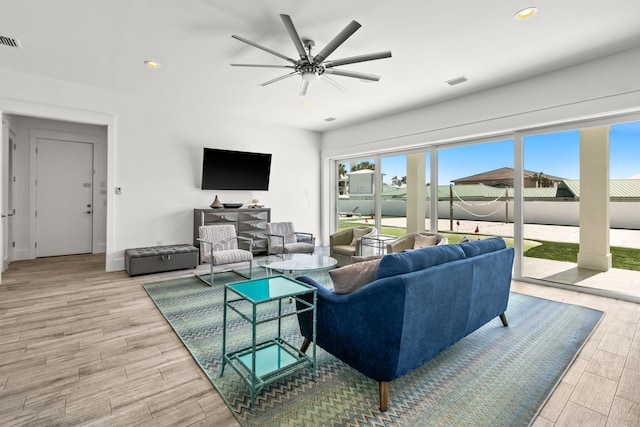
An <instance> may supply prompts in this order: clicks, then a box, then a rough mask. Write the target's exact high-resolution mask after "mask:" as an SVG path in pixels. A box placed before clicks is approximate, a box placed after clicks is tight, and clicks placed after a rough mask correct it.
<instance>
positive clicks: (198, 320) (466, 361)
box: [144, 269, 602, 426]
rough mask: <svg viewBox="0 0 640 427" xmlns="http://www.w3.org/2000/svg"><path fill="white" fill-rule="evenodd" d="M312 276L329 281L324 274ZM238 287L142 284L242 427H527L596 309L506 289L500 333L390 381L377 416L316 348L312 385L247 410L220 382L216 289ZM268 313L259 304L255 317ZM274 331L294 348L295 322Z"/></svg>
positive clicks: (366, 397) (234, 333)
mask: <svg viewBox="0 0 640 427" xmlns="http://www.w3.org/2000/svg"><path fill="white" fill-rule="evenodd" d="M261 275H264V271H263V270H262V269H254V278H258V277H260V276H261ZM315 276H316V277H314V278H315V279H316V280H318V281H319V282H320V283H325V284H326V283H327V282H328V281H329V279H328V275H327V274H326V273H315ZM240 280H242V278H241V277H240V276H238V275H236V274H234V273H219V274H216V275H215V282H216V284H215V286H213V287H209V286H207V285H205V284H203V283H202V282H201V281H199V280H198V279H196V278H181V279H174V280H169V281H164V282H157V283H148V284H146V285H144V287H145V289H146V290H147V292H148V294H149V296H150V297H151V298H152V299H153V301H154V302H155V304H156V305H157V307H158V308H159V309H160V311H161V312H162V314H163V315H164V316H165V318H166V319H167V320H168V322H169V323H170V324H171V326H172V327H173V329H174V330H175V332H176V333H177V334H178V336H179V337H180V339H181V340H182V342H183V343H184V344H185V346H186V347H187V348H188V349H189V351H190V352H191V354H192V355H193V357H194V359H195V360H196V361H197V362H198V364H199V365H200V366H201V368H202V369H203V371H204V372H205V373H206V374H207V376H208V377H209V379H210V380H211V382H212V383H213V384H214V386H215V387H216V389H217V390H218V391H219V393H220V395H221V396H222V397H223V399H224V400H225V402H226V403H227V405H228V406H229V408H230V409H231V411H232V412H233V413H234V415H235V416H236V418H237V419H238V421H239V422H240V424H241V425H243V426H283V425H286V426H527V425H529V424H530V423H531V422H532V421H533V420H534V418H535V416H536V415H537V413H538V411H539V410H540V408H541V406H542V405H543V404H544V402H545V401H546V399H547V398H548V396H549V395H550V394H551V392H552V391H553V389H554V388H555V386H556V384H557V383H558V381H559V380H560V379H561V377H562V375H563V374H564V372H565V371H566V369H567V368H568V367H569V366H570V364H571V363H572V361H573V360H574V358H575V357H576V355H577V353H578V351H579V350H580V349H581V348H582V346H583V344H584V343H585V342H586V340H587V339H588V338H589V336H590V335H591V333H592V332H593V330H594V329H595V327H596V326H597V324H598V322H599V321H600V319H601V317H602V312H600V311H596V310H592V309H588V308H584V307H579V306H575V305H570V304H563V303H559V302H554V301H548V300H545V299H540V298H535V297H531V296H527V295H523V294H518V293H513V292H512V293H511V297H510V301H509V308H508V310H507V313H506V314H507V318H508V320H509V327H507V328H505V327H503V326H502V323H501V322H500V320H499V319H495V320H494V321H491V322H489V323H488V324H487V325H485V326H484V327H482V328H481V329H479V330H478V331H476V332H474V333H473V334H471V335H469V336H467V337H466V338H464V339H463V340H462V341H460V342H458V343H457V344H455V345H454V346H452V347H450V348H449V349H447V350H446V351H445V352H443V353H441V354H440V355H439V356H437V357H436V358H435V359H432V360H431V361H429V362H427V363H426V364H424V365H423V366H422V367H420V368H418V369H416V370H414V371H412V372H410V373H408V374H406V375H404V376H402V377H400V378H398V379H396V380H395V381H392V382H391V383H390V390H389V408H388V411H387V412H380V410H379V409H378V384H377V383H376V382H375V381H373V380H371V379H369V378H367V377H365V376H364V375H362V374H360V373H359V372H357V371H356V370H354V369H352V368H351V367H349V366H347V365H345V364H344V363H342V362H341V361H339V360H338V359H336V358H335V357H333V356H332V355H330V354H328V353H327V352H325V351H323V350H322V349H321V348H320V347H318V351H317V378H316V381H313V379H312V378H311V374H310V373H309V372H308V371H302V372H299V373H297V374H294V375H291V376H289V377H287V378H285V379H283V380H281V381H279V382H276V383H274V384H272V385H270V386H267V387H266V388H265V389H264V390H263V391H262V392H261V393H260V394H259V395H258V398H257V400H256V410H255V412H251V411H250V410H249V403H250V395H249V392H248V389H247V387H246V385H245V384H244V382H242V381H241V379H240V377H239V376H238V375H237V374H236V372H235V371H233V369H230V368H229V369H225V373H224V376H222V377H220V367H221V347H222V312H223V288H224V286H223V284H225V283H230V282H237V281H240ZM284 305H285V306H288V309H292V308H293V304H291V305H287V304H284ZM275 309H276V307H275V306H274V305H272V306H271V307H263V312H262V314H263V315H264V314H268V313H267V312H272V311H273V310H275ZM229 316H230V319H229V320H230V325H229V333H228V336H231V337H232V339H231V340H230V341H231V342H230V343H228V346H230V347H231V349H233V348H234V347H239V346H241V347H244V346H246V345H248V344H250V327H249V326H248V324H247V322H245V321H241V320H240V317H239V316H237V315H233V314H231V315H229ZM381 320H382V319H381ZM276 328H277V326H274V325H273V324H269V323H266V324H263V325H261V326H260V327H259V329H258V334H259V335H260V336H263V337H272V336H273V334H274V333H277V332H274V331H277V329H276ZM283 331H284V333H283V335H284V336H286V338H287V339H288V340H290V342H292V343H296V345H299V344H300V343H301V342H302V338H301V337H300V334H299V330H298V324H297V319H296V317H295V316H290V317H288V318H287V320H286V321H285V322H284V323H283Z"/></svg>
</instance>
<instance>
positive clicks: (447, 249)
mask: <svg viewBox="0 0 640 427" xmlns="http://www.w3.org/2000/svg"><path fill="white" fill-rule="evenodd" d="M464 258H466V256H465V254H464V251H463V250H462V248H461V247H460V245H439V246H429V247H427V248H420V249H416V250H413V251H405V252H395V253H392V254H387V255H385V256H384V257H382V258H381V259H380V265H379V266H378V270H377V271H376V279H382V278H384V277H391V276H397V275H398V274H404V273H411V272H413V271H417V270H422V269H424V268H429V267H432V266H434V265H438V264H442V263H445V262H449V261H455V260H458V259H464Z"/></svg>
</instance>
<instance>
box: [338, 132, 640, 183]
mask: <svg viewBox="0 0 640 427" xmlns="http://www.w3.org/2000/svg"><path fill="white" fill-rule="evenodd" d="M427 156H428V154H427ZM363 160H365V159H363ZM368 160H369V161H371V162H373V159H368ZM428 164H429V161H428V159H427V167H428ZM347 165H348V164H347ZM347 167H348V168H349V167H350V166H347ZM502 167H511V168H512V167H513V141H512V140H501V141H496V142H488V143H485V144H474V145H469V146H464V147H453V148H444V149H441V150H439V151H438V181H439V184H440V185H447V184H449V183H450V181H452V180H454V179H458V178H463V177H466V176H470V175H475V174H477V173H481V172H487V171H490V170H493V169H498V168H502ZM524 168H525V169H526V170H530V171H533V172H542V173H543V174H545V175H554V176H559V177H561V178H565V179H580V133H579V131H577V130H573V131H565V132H556V133H550V134H540V135H534V136H528V137H525V139H524ZM382 173H383V174H384V178H383V181H384V182H386V183H388V182H390V181H391V178H392V177H393V176H398V177H403V176H405V175H406V174H407V172H406V156H405V155H398V156H389V157H383V158H382ZM637 174H640V122H632V123H622V124H616V125H613V126H612V127H611V134H610V174H609V176H610V178H611V179H621V178H628V177H630V176H633V175H637ZM428 179H429V172H428V171H427V180H428Z"/></svg>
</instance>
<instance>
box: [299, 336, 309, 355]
mask: <svg viewBox="0 0 640 427" xmlns="http://www.w3.org/2000/svg"><path fill="white" fill-rule="evenodd" d="M309 344H311V340H310V339H309V338H305V339H304V341H303V342H302V347H300V351H301V352H302V353H306V352H307V349H308V348H309Z"/></svg>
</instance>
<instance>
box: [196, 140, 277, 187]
mask: <svg viewBox="0 0 640 427" xmlns="http://www.w3.org/2000/svg"><path fill="white" fill-rule="evenodd" d="M270 171H271V154H265V153H249V152H245V151H230V150H218V149H215V148H205V149H204V153H203V155H202V189H203V190H268V189H269V174H270Z"/></svg>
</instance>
